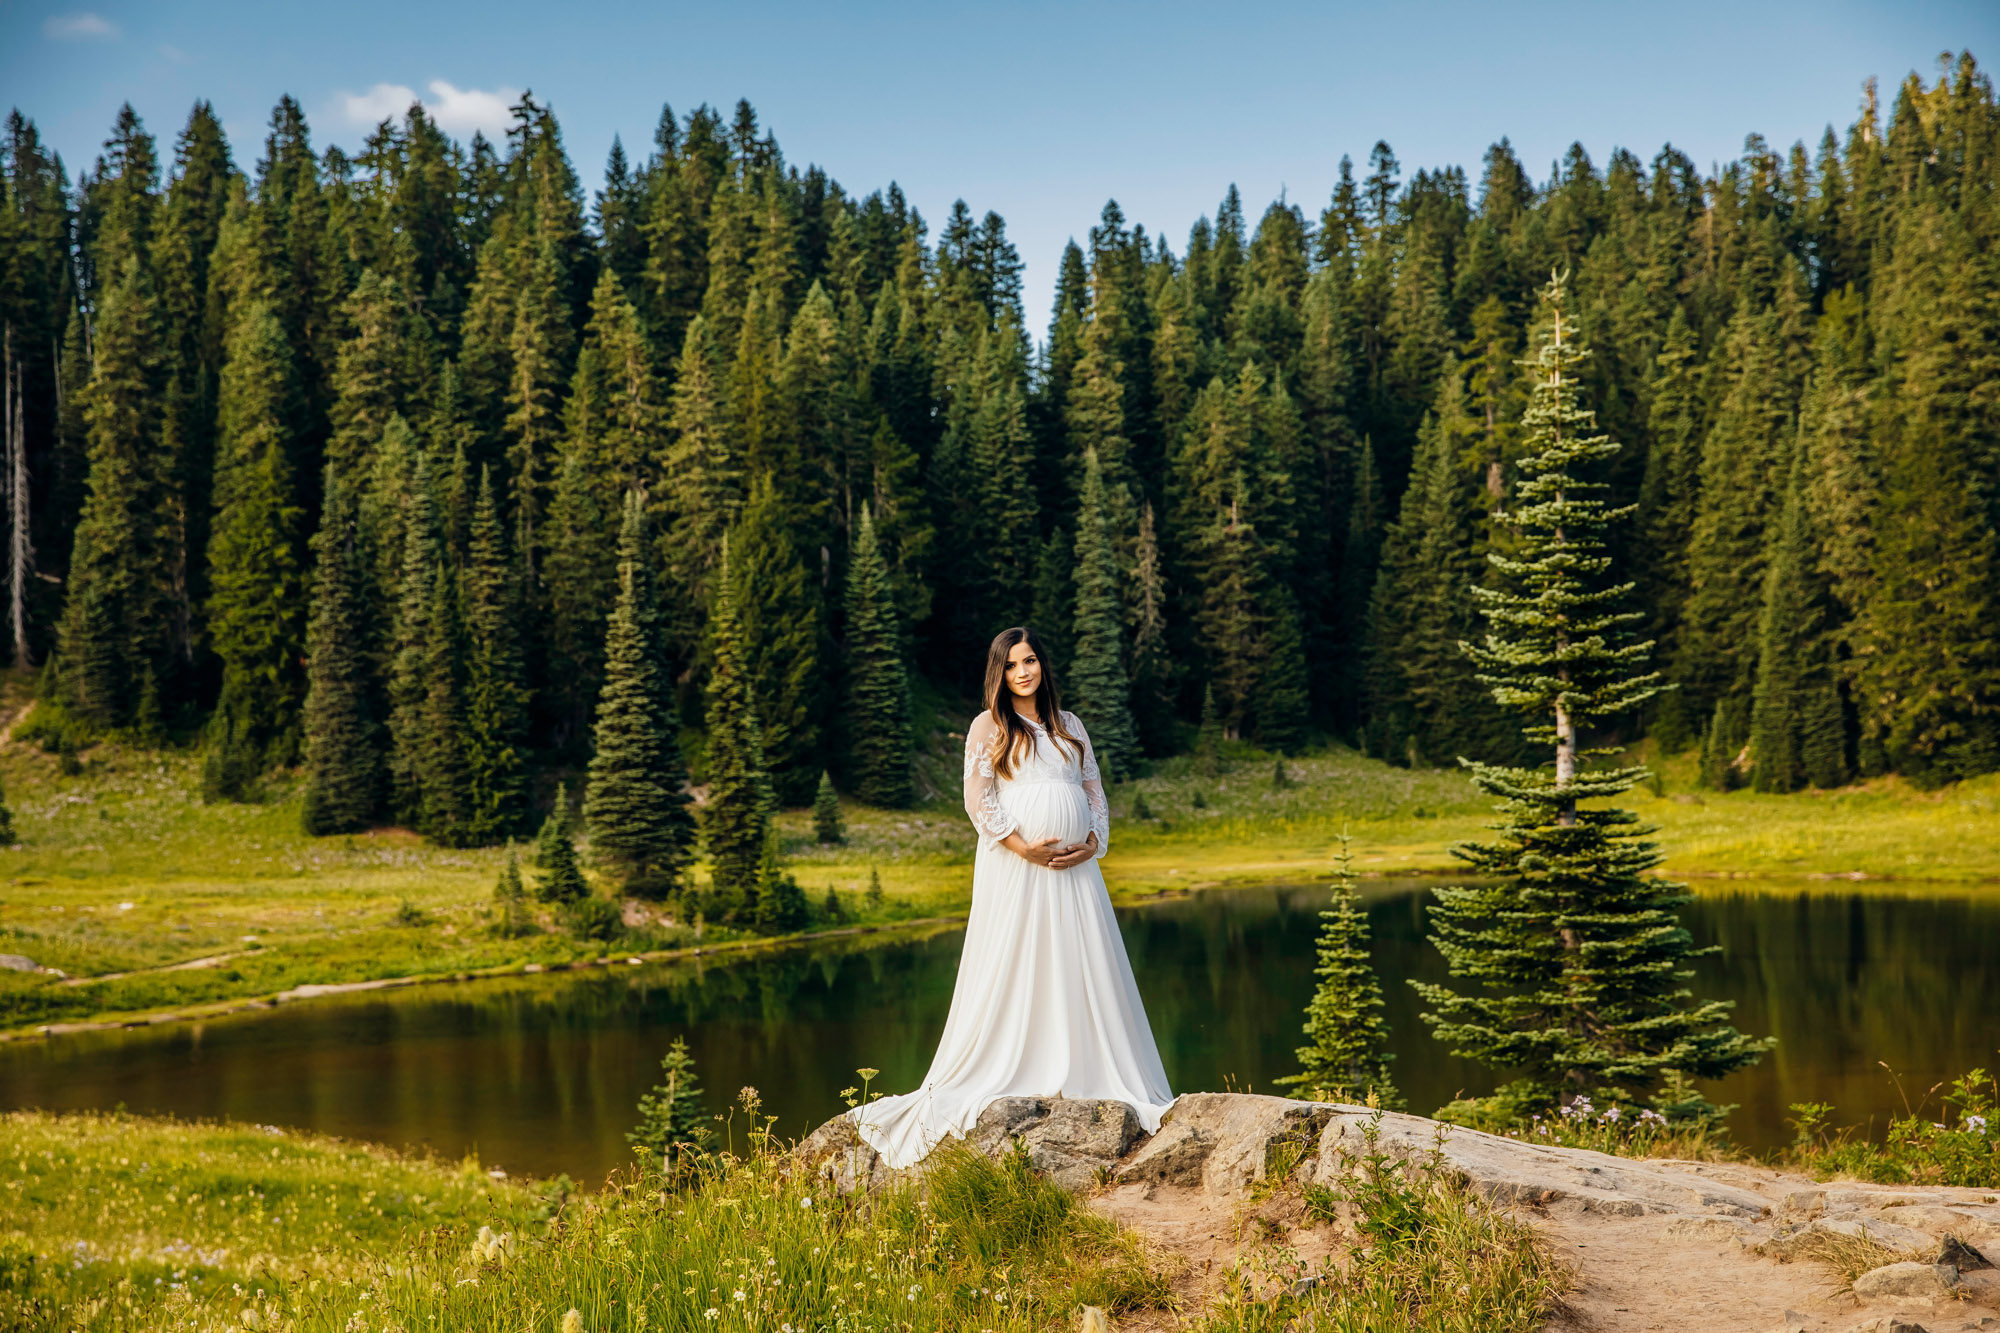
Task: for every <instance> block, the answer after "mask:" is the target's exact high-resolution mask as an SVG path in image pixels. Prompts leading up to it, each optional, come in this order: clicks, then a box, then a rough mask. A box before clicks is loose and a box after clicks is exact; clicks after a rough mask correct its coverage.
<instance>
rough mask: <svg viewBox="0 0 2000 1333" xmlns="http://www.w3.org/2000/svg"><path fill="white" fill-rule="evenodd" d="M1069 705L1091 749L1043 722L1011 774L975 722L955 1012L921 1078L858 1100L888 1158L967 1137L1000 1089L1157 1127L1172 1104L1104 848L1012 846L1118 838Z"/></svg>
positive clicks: (867, 1131) (866, 1128)
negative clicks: (968, 898)
mask: <svg viewBox="0 0 2000 1333" xmlns="http://www.w3.org/2000/svg"><path fill="white" fill-rule="evenodd" d="M1062 716H1063V724H1064V725H1065V726H1066V727H1067V728H1068V729H1069V731H1070V733H1071V734H1072V735H1075V736H1077V737H1080V738H1082V741H1083V745H1082V752H1081V753H1077V752H1075V750H1074V749H1073V748H1072V747H1071V746H1069V745H1066V744H1064V743H1063V742H1061V741H1059V740H1056V739H1054V738H1052V737H1051V736H1049V734H1048V733H1047V732H1046V731H1044V730H1043V729H1042V728H1041V727H1040V726H1038V725H1036V724H1034V723H1032V722H1031V723H1029V726H1030V728H1031V730H1032V731H1033V732H1034V739H1035V746H1034V751H1033V753H1032V754H1029V755H1026V756H1024V757H1023V758H1022V759H1021V761H1020V762H1017V763H1016V764H1015V765H1014V773H1013V776H1012V777H1005V778H1002V777H996V776H995V774H994V770H993V763H992V760H991V759H990V758H989V755H990V753H991V748H990V747H991V745H992V742H993V738H994V736H995V735H996V734H997V733H998V731H999V724H998V723H996V722H995V721H994V720H993V718H992V717H991V716H990V715H989V714H985V713H982V714H980V715H979V717H978V718H976V719H975V720H974V721H973V723H972V725H971V726H970V727H968V728H967V729H966V736H965V811H966V813H967V814H968V815H970V816H971V817H972V823H973V827H974V828H976V829H977V830H978V832H979V853H978V856H977V858H976V859H975V860H974V862H973V870H972V914H971V918H970V919H969V920H968V921H967V923H966V927H965V948H964V952H963V953H962V954H961V955H960V957H959V961H958V984H957V986H956V988H955V989H954V990H953V991H952V996H951V1014H950V1016H949V1017H948V1018H946V1019H945V1025H944V1036H943V1037H942V1038H941V1039H940V1040H939V1041H938V1049H937V1055H936V1056H935V1057H934V1058H933V1059H932V1061H931V1069H930V1073H928V1074H926V1075H925V1076H924V1082H923V1086H922V1087H920V1088H918V1089H917V1090H916V1091H915V1092H909V1093H904V1094H902V1095H901V1096H895V1097H883V1098H880V1099H878V1100H876V1101H873V1102H870V1103H868V1104H867V1105H865V1106H859V1107H856V1108H854V1109H853V1110H852V1111H850V1112H848V1114H849V1115H851V1116H853V1117H854V1119H855V1122H856V1126H857V1128H858V1129H859V1131H860V1134H861V1137H862V1138H863V1139H865V1140H866V1141H867V1142H868V1144H869V1145H870V1146H871V1147H873V1148H874V1149H875V1150H876V1151H877V1152H879V1153H881V1154H882V1156H883V1157H884V1158H885V1159H886V1160H887V1162H888V1164H889V1165H890V1166H892V1167H904V1166H908V1165H910V1164H911V1163H913V1162H917V1161H921V1160H922V1159H923V1157H924V1156H925V1155H926V1154H927V1153H929V1152H930V1150H931V1149H932V1148H933V1147H935V1146H936V1145H937V1144H938V1143H940V1142H941V1141H943V1140H944V1139H945V1138H946V1137H948V1136H963V1135H964V1134H965V1133H966V1132H967V1131H968V1130H970V1129H971V1128H972V1126H973V1123H974V1122H975V1121H977V1120H978V1119H979V1113H980V1112H981V1111H983V1110H985V1109H986V1107H987V1105H988V1104H989V1103H991V1102H992V1101H994V1100H996V1099H997V1098H1001V1097H1054V1096H1062V1097H1069V1098H1074V1099H1079V1100H1099V1099H1101V1100H1108V1101H1121V1102H1124V1103H1126V1104H1127V1105H1129V1106H1130V1107H1131V1108H1132V1109H1133V1111H1134V1112H1136V1113H1137V1114H1138V1117H1139V1121H1140V1123H1141V1124H1143V1125H1144V1126H1145V1127H1146V1130H1147V1132H1148V1133H1151V1132H1153V1131H1155V1130H1157V1129H1158V1128H1159V1127H1160V1116H1161V1115H1162V1114H1163V1113H1164V1112H1165V1111H1166V1109H1167V1107H1168V1106H1169V1105H1170V1104H1171V1103H1172V1102H1173V1099H1174V1095H1173V1093H1172V1092H1170V1091H1169V1090H1168V1088H1167V1074H1166V1070H1165V1069H1164V1068H1163V1067H1162V1066H1161V1064H1160V1052H1159V1048H1158V1047H1157V1046H1156V1045H1154V1043H1153V1030H1152V1029H1151V1028H1150V1027H1148V1026H1147V1025H1146V1009H1145V1006H1144V1005H1143V1004H1142V1003H1141V1002H1140V1000H1139V988H1138V985H1137V984H1136V983H1135V982H1134V981H1133V979H1132V964H1131V962H1130V960H1129V959H1127V958H1126V956H1125V942H1124V940H1122V939H1121V938H1119V935H1118V922H1117V919H1116V918H1115V917H1114V916H1113V915H1112V912H1111V899H1110V897H1109V895H1107V894H1106V893H1105V891H1104V876H1103V874H1102V873H1101V872H1100V871H1099V870H1098V867H1097V861H1096V859H1095V858H1092V859H1090V860H1086V861H1083V862H1081V863H1080V864H1078V865H1074V866H1071V867H1070V868H1069V869H1067V870H1051V869H1049V868H1047V867H1046V866H1039V865H1036V864H1035V863H1034V862H1032V861H1028V860H1026V859H1024V858H1022V857H1020V856H1017V855H1016V854H1015V853H1013V852H1011V851H1009V850H1007V849H1006V848H1005V847H1003V846H1001V845H1000V839H1002V838H1004V837H1006V836H1007V835H1008V834H1009V833H1012V832H1014V831H1015V830H1017V829H1018V830H1019V831H1020V834H1021V836H1022V837H1023V838H1025V839H1027V840H1028V841H1029V842H1030V843H1034V842H1039V841H1041V840H1042V839H1044V838H1050V837H1053V838H1057V839H1060V841H1061V843H1062V844H1063V845H1067V844H1070V843H1080V842H1082V841H1083V840H1084V839H1085V837H1087V836H1088V835H1089V834H1090V833H1091V832H1092V831H1093V830H1094V831H1095V832H1096V834H1097V856H1103V855H1104V853H1105V849H1106V848H1107V847H1109V846H1110V843H1111V811H1110V807H1109V806H1108V805H1106V804H1105V800H1104V784H1103V781H1102V780H1101V778H1100V777H1099V775H1098V771H1097V759H1096V756H1095V755H1094V754H1093V753H1092V751H1091V749H1090V741H1089V737H1088V736H1086V735H1085V733H1084V730H1083V725H1082V724H1081V723H1079V722H1078V721H1077V720H1076V716H1075V714H1073V713H1064V714H1063V715H1062Z"/></svg>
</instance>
